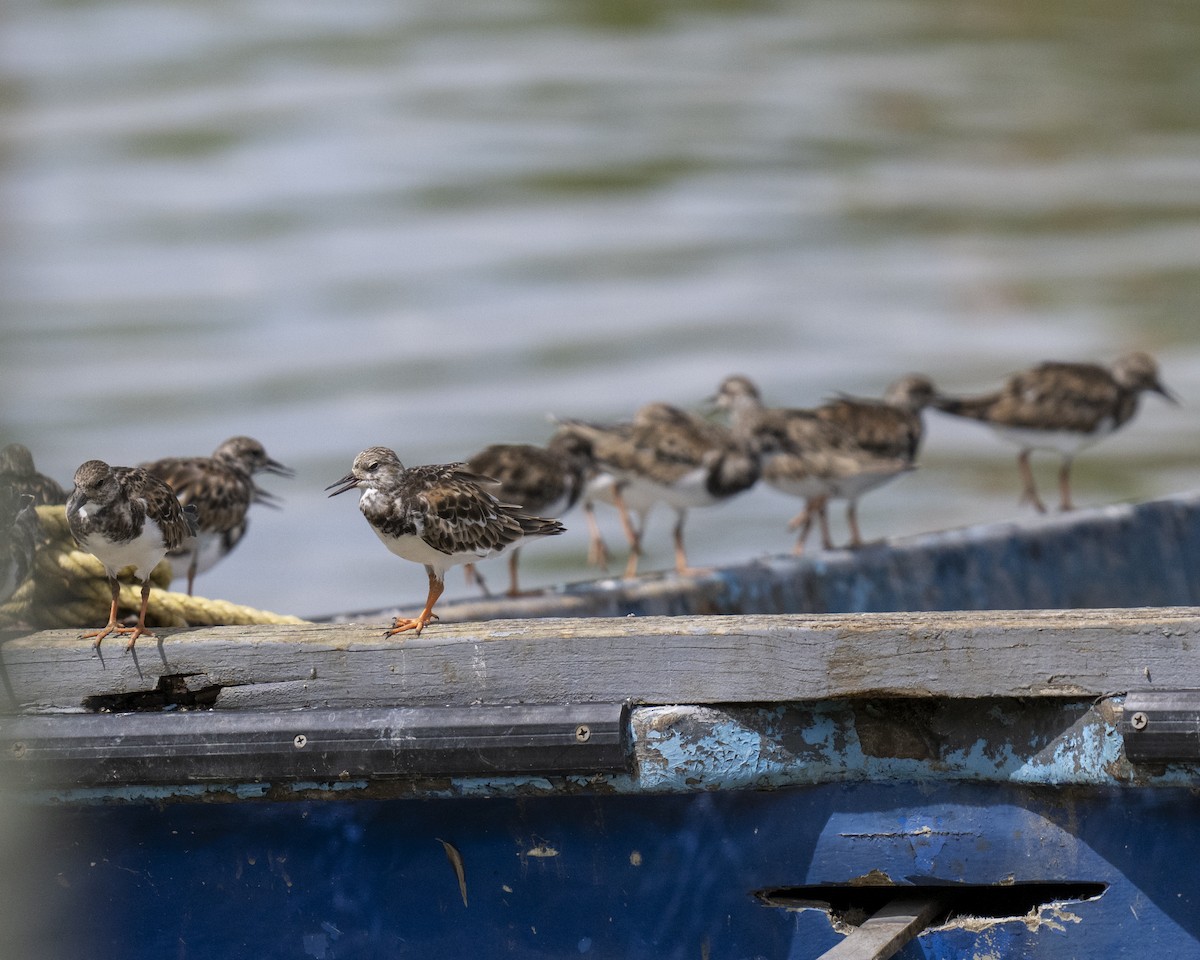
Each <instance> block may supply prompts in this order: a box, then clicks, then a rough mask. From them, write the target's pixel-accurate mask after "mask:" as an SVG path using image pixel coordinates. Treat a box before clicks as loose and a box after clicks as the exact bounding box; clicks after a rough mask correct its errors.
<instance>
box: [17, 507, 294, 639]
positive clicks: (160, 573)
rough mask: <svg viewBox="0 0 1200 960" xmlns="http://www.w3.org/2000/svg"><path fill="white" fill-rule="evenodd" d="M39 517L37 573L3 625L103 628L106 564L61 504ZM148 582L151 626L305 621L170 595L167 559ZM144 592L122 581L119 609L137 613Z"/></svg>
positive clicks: (19, 593)
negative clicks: (81, 544) (74, 529)
mask: <svg viewBox="0 0 1200 960" xmlns="http://www.w3.org/2000/svg"><path fill="white" fill-rule="evenodd" d="M37 514H38V520H39V521H40V523H41V527H42V540H41V542H40V543H39V544H38V549H37V556H36V557H35V559H34V565H33V574H32V576H31V577H30V578H29V579H28V580H26V581H25V583H23V584H22V585H21V587H20V588H19V589H18V590H17V592H16V593H14V594H13V595H12V596H11V597H9V599H8V600H7V601H6V602H5V603H3V604H0V627H11V626H17V625H26V626H30V627H36V628H39V629H49V628H54V627H79V628H81V629H84V628H90V627H100V626H103V625H104V622H105V621H106V620H107V619H108V608H109V605H110V604H111V603H112V591H111V589H110V588H109V586H108V578H107V575H106V574H105V572H104V565H103V564H102V563H100V561H99V560H97V559H96V558H95V557H93V556H92V555H91V554H90V553H86V552H84V551H82V550H80V549H79V548H78V547H76V545H75V541H74V540H73V539H72V537H71V531H70V529H69V528H68V526H67V513H66V510H65V509H64V508H63V507H62V506H61V505H60V506H51V507H38V508H37ZM150 582H151V583H152V584H153V585H154V586H155V587H157V588H159V589H152V590H151V591H150V604H149V606H148V607H147V609H146V625H147V626H152V627H186V626H201V625H204V626H214V625H217V624H245V623H304V621H303V620H301V619H300V618H299V617H291V616H286V615H283V614H277V613H268V612H266V611H264V610H256V609H254V608H253V607H243V606H240V605H239V604H236V603H229V602H228V601H225V600H211V599H208V598H206V597H189V596H188V595H187V594H183V593H171V592H169V591H168V590H167V589H166V588H167V587H168V586H169V585H170V583H171V567H170V565H169V564H168V563H167V562H166V561H165V560H164V561H163V562H162V563H160V564H159V565H158V566H157V567H155V568H154V571H153V572H152V573H151V574H150ZM141 591H142V588H141V585H140V584H138V583H136V582H134V581H132V579H130V582H128V583H126V582H124V580H122V583H121V594H120V599H119V601H118V602H119V605H120V609H121V610H122V611H132V612H134V613H136V612H137V610H138V607H139V605H140V604H141V602H142V592H141Z"/></svg>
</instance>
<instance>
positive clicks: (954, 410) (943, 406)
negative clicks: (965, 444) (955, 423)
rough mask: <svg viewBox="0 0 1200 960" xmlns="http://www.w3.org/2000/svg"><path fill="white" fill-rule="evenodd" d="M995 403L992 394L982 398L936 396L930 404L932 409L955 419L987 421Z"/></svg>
mask: <svg viewBox="0 0 1200 960" xmlns="http://www.w3.org/2000/svg"><path fill="white" fill-rule="evenodd" d="M995 402H996V397H995V395H994V394H989V395H987V396H983V397H946V396H942V395H938V396H937V397H935V398H934V400H933V402H932V403H931V404H930V406H932V407H933V408H934V409H936V410H941V411H942V412H943V413H950V414H953V415H954V416H956V417H969V418H970V419H972V420H986V419H988V410H989V409H990V408H991V406H992V404H994V403H995Z"/></svg>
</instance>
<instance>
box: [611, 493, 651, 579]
mask: <svg viewBox="0 0 1200 960" xmlns="http://www.w3.org/2000/svg"><path fill="white" fill-rule="evenodd" d="M613 506H615V507H616V508H617V512H618V513H619V514H620V516H621V526H622V528H624V530H625V539H626V540H628V541H629V561H628V562H627V563H626V564H625V578H626V579H631V578H633V577H636V576H637V568H638V560H639V559H640V558H641V556H642V527H644V526H645V523H646V520H645V517H643V518H642V522H641V524H639V525H638V527H636V528H635V527H634V525H633V520H632V519H631V518H630V516H629V507H628V506H627V505H626V504H625V497H624V496H623V495H622V494H621V485H620V484H617V485H616V486H615V487H613Z"/></svg>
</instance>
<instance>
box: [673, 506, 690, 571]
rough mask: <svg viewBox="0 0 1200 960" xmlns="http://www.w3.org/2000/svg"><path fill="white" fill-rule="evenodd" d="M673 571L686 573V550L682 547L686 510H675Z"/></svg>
mask: <svg viewBox="0 0 1200 960" xmlns="http://www.w3.org/2000/svg"><path fill="white" fill-rule="evenodd" d="M675 518H676V519H675V533H674V536H675V572H676V573H681V574H682V573H687V572H688V562H687V551H686V550H684V549H683V522H684V521H685V520H686V519H687V511H686V510H677V511H676V512H675Z"/></svg>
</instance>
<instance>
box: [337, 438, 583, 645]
mask: <svg viewBox="0 0 1200 960" xmlns="http://www.w3.org/2000/svg"><path fill="white" fill-rule="evenodd" d="M494 486H495V480H493V479H492V478H490V477H482V476H479V475H478V474H475V473H472V472H470V470H468V469H467V466H466V464H464V463H448V464H432V465H428V466H419V467H410V468H406V467H405V466H404V464H402V463H401V462H400V458H399V457H397V456H396V453H395V451H393V450H390V449H388V448H387V447H369V448H367V449H366V450H364V451H363V452H362V453H360V454H359V455H358V456H357V457H355V458H354V465H353V467H352V468H351V470H350V472H349V473H348V474H346V475H345V476H344V477H342V478H341V479H340V480H338V481H337V482H336V483H331V484H330V485H329V486H328V487H326V488H325V489H326V490H329V491H331V492H330V494H329V496H331V497H335V496H337V495H338V494H341V493H345V492H346V491H348V490H353V489H356V488H357V489H360V490H361V491H362V493H361V496H360V497H359V501H358V508H359V510H361V511H362V514H363V516H364V517H366V518H367V522H368V523H369V524H370V525H371V529H372V530H374V531H375V534H376V535H377V536H378V537H379V539H380V540H381V541H383V544H384V546H386V547H387V548H388V550H390V551H391V552H392V553H394V554H396V555H397V556H399V557H403V558H404V559H406V560H412V561H414V562H416V563H420V564H422V565H423V566H424V567H425V572H426V575H427V576H428V578H429V593H428V596H427V598H426V601H425V607H424V609H423V610H422V611H421V613H420V614H419V615H418V616H417V617H415V618H413V619H401V618H397V619H396V620H395V621H394V622H393V624H392V627H391V629H389V630H388V631H387V635H388V636H392V635H394V634H397V633H403V632H405V631H407V630H412V631H414V632H415V633H416V634H417V635H418V636H419V635H420V633H421V631H422V630H423V629H424V628H425V625H426V624H427V623H428V622H429V621H430V620H431V619H436V617H435V615H434V613H433V606H434V604H435V603H436V602H437V599H438V597H440V596H441V594H442V591H443V590H444V589H445V574H446V571H447V570H448V569H449V568H450V567H452V566H455V565H457V564H462V563H472V562H474V561H476V560H482V559H485V558H487V557H494V556H499V555H500V554H501V553H503V552H504V551H505V550H507V549H509V548H511V547H514V546H516V545H517V544H519V543H521V542H522V541H524V540H527V539H532V538H534V537H546V536H553V535H555V534H559V533H562V532H563V531H564V530H565V528H564V527H563V525H562V524H561V523H559V522H558V521H557V520H551V519H543V518H541V517H533V516H529V515H528V514H525V513H523V512H521V509H520V508H519V507H517V506H514V505H512V504H507V503H502V502H501V501H500V500H498V499H497V498H496V497H495V496H493V495H492V494H491V493H490V492H489V488H492V487H494Z"/></svg>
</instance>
